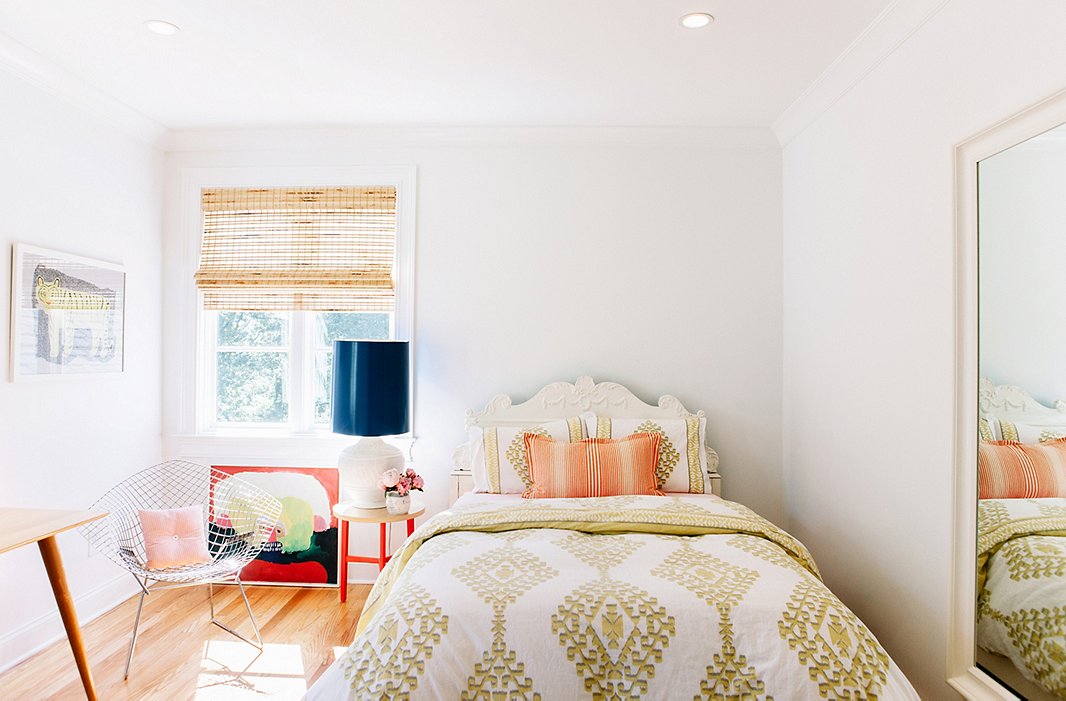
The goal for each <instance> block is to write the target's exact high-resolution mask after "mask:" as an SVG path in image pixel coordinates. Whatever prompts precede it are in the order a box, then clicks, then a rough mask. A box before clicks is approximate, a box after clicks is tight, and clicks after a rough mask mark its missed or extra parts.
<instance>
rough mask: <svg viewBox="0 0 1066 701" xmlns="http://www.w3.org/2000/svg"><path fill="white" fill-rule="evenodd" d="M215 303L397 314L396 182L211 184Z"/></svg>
mask: <svg viewBox="0 0 1066 701" xmlns="http://www.w3.org/2000/svg"><path fill="white" fill-rule="evenodd" d="M201 203H202V210H203V224H204V235H203V242H202V244H201V250H200V268H199V269H198V270H197V271H196V286H197V287H199V288H200V289H201V290H203V293H204V308H205V309H228V310H279V311H281V310H307V311H361V312H388V311H392V309H393V306H394V300H395V285H394V281H393V278H392V272H393V262H394V260H395V258H396V188H395V187H306V188H300V187H280V188H208V189H204V190H202V191H201Z"/></svg>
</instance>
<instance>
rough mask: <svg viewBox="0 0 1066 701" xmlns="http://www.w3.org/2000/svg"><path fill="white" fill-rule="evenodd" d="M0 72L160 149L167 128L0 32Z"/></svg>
mask: <svg viewBox="0 0 1066 701" xmlns="http://www.w3.org/2000/svg"><path fill="white" fill-rule="evenodd" d="M0 69H2V70H4V71H6V72H8V73H10V74H12V75H14V76H16V77H18V78H21V79H23V80H25V81H26V82H28V83H31V84H32V85H35V86H36V87H38V88H40V89H42V90H44V91H45V92H47V93H50V94H51V95H54V96H55V97H58V98H60V99H62V100H64V101H66V102H68V103H70V104H71V105H73V106H74V107H76V108H78V109H80V110H82V111H83V112H85V113H86V114H88V115H90V116H92V117H95V118H97V119H98V120H100V121H103V122H105V123H106V124H108V125H110V126H112V127H115V128H117V129H119V130H120V131H122V132H124V133H126V134H128V135H130V136H132V137H134V138H135V139H137V140H139V141H143V142H144V143H146V144H149V145H150V146H154V147H156V148H159V147H160V145H161V144H162V142H163V140H164V136H165V135H166V133H167V131H168V130H167V127H166V126H164V125H162V124H160V123H159V122H157V121H155V120H154V119H151V118H150V117H146V116H145V115H143V114H141V113H140V112H138V111H137V110H135V109H133V108H132V107H130V106H129V105H127V104H126V103H124V102H122V101H120V100H118V99H116V98H114V97H112V96H111V95H109V94H107V93H106V92H104V91H103V90H100V89H99V88H96V87H93V86H92V85H90V84H89V83H87V82H85V81H84V80H82V79H81V78H78V77H77V76H75V75H73V74H72V73H70V72H68V71H66V70H64V69H63V68H60V67H59V66H58V65H56V64H55V63H52V62H51V61H49V60H48V59H46V58H45V57H44V56H41V55H40V54H38V53H37V52H35V51H33V50H32V49H30V48H29V47H27V46H25V45H24V44H20V43H19V42H17V41H15V40H14V39H12V38H11V37H9V36H8V35H6V34H2V33H0Z"/></svg>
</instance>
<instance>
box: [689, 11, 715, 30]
mask: <svg viewBox="0 0 1066 701" xmlns="http://www.w3.org/2000/svg"><path fill="white" fill-rule="evenodd" d="M711 22H714V15H710V14H707V13H706V12H690V13H688V14H687V15H684V16H683V17H682V18H681V26H682V27H685V28H686V29H700V28H701V27H706V26H707V25H708V24H710V23H711Z"/></svg>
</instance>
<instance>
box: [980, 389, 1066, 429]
mask: <svg viewBox="0 0 1066 701" xmlns="http://www.w3.org/2000/svg"><path fill="white" fill-rule="evenodd" d="M977 400H978V407H979V409H980V413H981V415H982V416H984V415H985V414H992V415H993V416H995V417H996V418H997V419H1006V420H1007V421H1017V422H1020V423H1026V424H1030V425H1032V426H1062V425H1064V424H1066V401H1063V400H1061V399H1060V400H1059V401H1057V402H1055V407H1054V408H1051V407H1048V406H1044V405H1043V404H1041V403H1040V402H1038V401H1036V400H1035V399H1033V397H1032V396H1031V395H1030V394H1029V393H1028V392H1026V391H1025V390H1024V389H1022V388H1021V387H1017V386H1015V385H996V384H992V381H991V380H989V379H987V378H981V382H980V384H979V385H978V387H977Z"/></svg>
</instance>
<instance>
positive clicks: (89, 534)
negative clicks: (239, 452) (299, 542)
mask: <svg viewBox="0 0 1066 701" xmlns="http://www.w3.org/2000/svg"><path fill="white" fill-rule="evenodd" d="M188 506H203V507H204V533H205V534H206V535H207V540H208V542H207V549H208V552H209V553H210V554H211V562H208V563H203V564H192V565H182V566H179V567H167V568H159V569H148V568H147V567H146V566H145V563H146V562H147V561H148V557H147V553H146V552H145V547H144V534H143V533H142V532H141V520H140V516H139V514H138V511H141V510H149V509H178V508H183V507H188ZM92 509H93V510H98V511H107V512H109V514H108V516H107V518H103V519H100V520H98V521H93V522H92V523H90V524H86V525H85V526H83V527H82V528H81V529H80V530H81V532H82V535H84V536H85V538H86V539H87V540H88V541H89V544H90V545H91V546H92V547H93V548H94V549H95V550H97V551H98V552H100V553H102V554H103V555H105V556H106V557H107V558H108V559H110V560H111V561H112V562H114V563H116V564H117V565H119V566H120V567H123V568H124V569H126V570H128V571H129V572H130V574H132V575H133V578H134V579H136V580H137V584H138V585H139V586H140V587H141V597H140V602H139V603H138V604H137V617H136V618H135V619H134V622H133V637H132V638H131V639H130V647H129V651H128V653H127V654H126V670H125V672H124V674H123V678H128V677H129V673H130V662H131V660H132V659H133V650H134V647H135V646H136V645H137V629H138V628H139V627H140V623H141V609H142V607H143V606H144V597H145V596H146V595H147V594H149V593H151V591H156V590H159V589H170V588H174V587H184V586H193V585H198V584H206V585H207V587H208V589H207V591H208V601H209V603H210V607H211V622H212V623H214V624H215V625H216V626H218V627H219V628H221V629H223V630H225V631H226V632H228V633H230V634H232V635H234V636H236V637H238V638H240V639H241V640H243V641H245V642H247V643H249V644H250V645H253V646H255V647H256V648H258V649H260V650H262V649H263V638H262V637H261V636H260V635H259V625H258V624H257V623H256V620H255V615H254V614H253V613H252V606H251V604H250V603H248V596H247V595H246V594H245V592H244V585H243V584H242V583H241V577H240V572H241V569H243V568H244V566H245V565H247V564H248V563H249V562H251V561H252V560H254V559H255V558H256V557H257V556H258V555H259V553H260V551H262V549H263V545H264V544H265V543H266V542H267V541H268V540H269V539H270V536H271V534H272V533H273V531H274V527H275V525H276V524H277V522H278V518H279V517H280V516H281V502H280V501H278V500H277V499H275V498H274V497H273V496H271V495H270V494H269V493H267V492H266V491H264V490H263V489H260V488H259V487H257V486H256V485H254V484H252V483H250V482H248V481H246V480H242V479H241V478H239V477H234V476H232V475H229V474H226V473H225V472H221V471H220V470H216V469H214V468H212V467H207V466H205V465H197V464H195V463H191V462H184V461H182V460H171V461H168V462H164V463H161V464H159V465H156V466H154V467H150V468H148V469H147V470H142V471H141V472H138V473H137V474H135V475H133V476H132V477H129V478H127V479H126V480H124V481H122V482H120V483H119V484H117V485H116V486H114V487H113V488H111V490H110V491H108V492H107V493H106V494H104V496H102V497H100V499H99V500H98V501H97V502H96V503H95V504H93V506H92ZM150 581H151V582H154V583H155V584H153V585H152V586H149V584H148V583H149V582H150ZM217 583H236V584H237V587H238V588H239V589H240V592H241V597H242V598H243V599H244V607H245V609H246V610H247V611H248V618H249V620H251V622H252V630H254V631H255V638H256V641H258V642H253V641H252V640H250V639H248V638H246V637H245V636H243V635H241V634H240V633H238V632H237V631H235V630H233V629H232V628H229V627H228V626H226V625H225V624H223V623H222V622H221V621H219V620H218V619H217V618H216V617H215V600H214V590H213V586H212V585H214V584H217ZM150 590H151V591H150Z"/></svg>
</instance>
